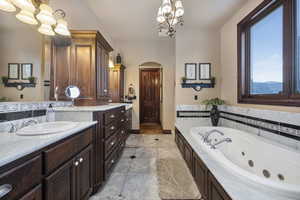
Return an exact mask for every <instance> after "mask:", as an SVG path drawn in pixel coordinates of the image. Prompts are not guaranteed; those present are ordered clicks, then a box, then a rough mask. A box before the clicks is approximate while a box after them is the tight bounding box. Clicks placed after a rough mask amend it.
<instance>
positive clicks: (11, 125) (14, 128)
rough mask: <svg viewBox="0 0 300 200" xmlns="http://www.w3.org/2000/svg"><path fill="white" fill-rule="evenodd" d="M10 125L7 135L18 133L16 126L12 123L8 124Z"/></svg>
mask: <svg viewBox="0 0 300 200" xmlns="http://www.w3.org/2000/svg"><path fill="white" fill-rule="evenodd" d="M9 123H10V129H9V131H8V132H9V133H15V132H17V131H18V128H17V126H16V125H15V124H14V123H12V122H9Z"/></svg>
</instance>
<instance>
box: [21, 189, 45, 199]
mask: <svg viewBox="0 0 300 200" xmlns="http://www.w3.org/2000/svg"><path fill="white" fill-rule="evenodd" d="M20 200H42V186H41V185H38V186H37V187H35V188H34V189H32V190H31V191H30V192H28V193H27V194H25V195H24V196H23V197H22V198H21V199H20Z"/></svg>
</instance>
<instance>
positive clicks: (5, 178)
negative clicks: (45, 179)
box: [0, 156, 42, 200]
mask: <svg viewBox="0 0 300 200" xmlns="http://www.w3.org/2000/svg"><path fill="white" fill-rule="evenodd" d="M41 178H42V159H41V156H37V157H35V158H33V159H31V160H29V161H27V162H25V163H24V164H22V165H20V166H18V167H16V168H13V169H11V170H9V171H8V172H6V173H4V174H1V175H0V191H6V192H7V193H6V192H5V193H6V195H4V194H3V193H2V194H3V196H0V199H1V200H12V199H16V198H20V196H22V195H24V194H25V193H26V192H28V191H29V190H30V189H31V188H32V187H34V186H35V185H38V184H39V183H40V182H41ZM0 195H1V192H0Z"/></svg>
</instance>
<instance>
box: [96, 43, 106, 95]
mask: <svg viewBox="0 0 300 200" xmlns="http://www.w3.org/2000/svg"><path fill="white" fill-rule="evenodd" d="M108 59H109V58H108V53H107V52H106V51H105V49H104V48H103V47H102V46H101V44H100V43H98V44H97V98H98V99H99V100H102V99H106V98H107V97H108V96H109V91H108V90H109V88H108V84H109V83H108V81H109V79H108V76H109V74H108V73H109V71H108Z"/></svg>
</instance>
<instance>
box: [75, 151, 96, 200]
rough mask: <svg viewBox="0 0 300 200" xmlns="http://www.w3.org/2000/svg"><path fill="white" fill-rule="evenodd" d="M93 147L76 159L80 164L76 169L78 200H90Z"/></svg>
mask: <svg viewBox="0 0 300 200" xmlns="http://www.w3.org/2000/svg"><path fill="white" fill-rule="evenodd" d="M92 160H93V149H92V145H90V146H89V147H87V148H86V149H85V150H83V151H82V152H81V153H80V154H79V155H78V156H77V158H76V161H75V162H79V165H78V166H77V167H76V185H77V187H76V193H77V195H76V196H77V198H76V199H77V200H85V199H88V197H89V196H90V194H91V192H92Z"/></svg>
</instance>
